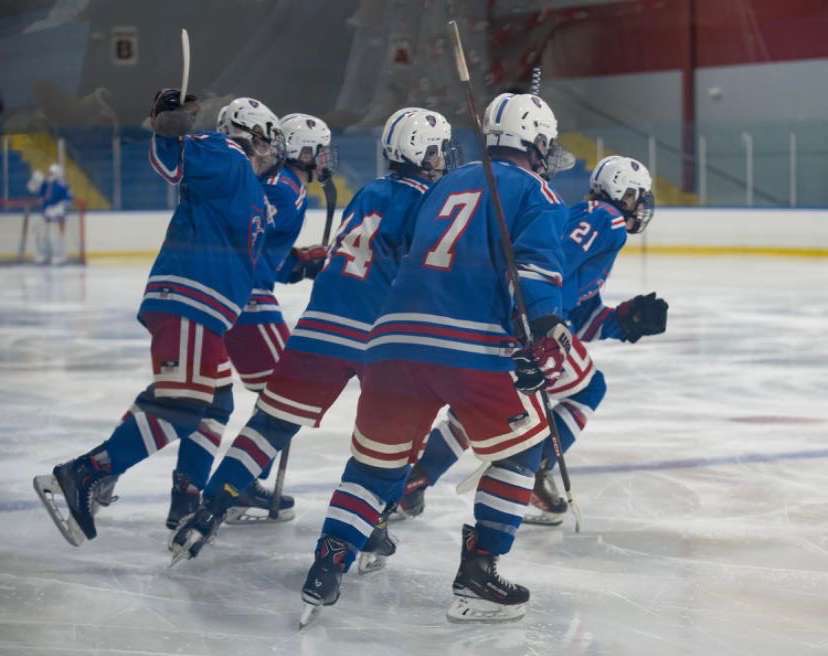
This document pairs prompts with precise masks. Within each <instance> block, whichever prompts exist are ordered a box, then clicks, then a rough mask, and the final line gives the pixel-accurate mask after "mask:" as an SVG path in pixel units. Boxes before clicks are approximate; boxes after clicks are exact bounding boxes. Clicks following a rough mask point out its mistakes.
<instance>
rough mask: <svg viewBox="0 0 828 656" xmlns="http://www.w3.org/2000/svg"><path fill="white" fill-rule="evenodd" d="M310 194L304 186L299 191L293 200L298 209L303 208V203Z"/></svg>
mask: <svg viewBox="0 0 828 656" xmlns="http://www.w3.org/2000/svg"><path fill="white" fill-rule="evenodd" d="M307 195H308V192H307V191H306V190H305V187H304V186H303V187H302V189H301V190H300V191H299V195H298V196H297V197H296V200H295V201H293V204H294V205H295V206H296V209H297V210H301V209H302V203H304V202H305V197H306V196H307Z"/></svg>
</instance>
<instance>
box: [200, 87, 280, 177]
mask: <svg viewBox="0 0 828 656" xmlns="http://www.w3.org/2000/svg"><path fill="white" fill-rule="evenodd" d="M216 129H217V130H218V131H220V132H224V133H225V134H226V135H227V136H228V137H230V138H231V139H233V140H234V141H236V142H238V143H239V144H240V145H241V146H242V147H243V148H244V149H245V152H247V154H248V155H249V156H250V157H251V159H252V160H253V168H254V169H255V171H256V173H257V174H261V173H264V172H265V171H268V170H269V169H271V168H273V167H274V166H276V165H278V164H280V163H281V162H282V161H284V157H285V142H284V136H283V134H282V131H281V129H280V127H279V118H278V117H277V116H276V114H274V113H273V112H272V111H270V109H269V108H268V106H267V105H265V104H264V103H263V102H261V101H259V100H256V99H254V98H236V99H235V100H233V101H232V102H231V103H230V104H229V105H227V106H226V107H222V109H221V111H219V115H218V121H217V125H216Z"/></svg>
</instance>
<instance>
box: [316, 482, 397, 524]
mask: <svg viewBox="0 0 828 656" xmlns="http://www.w3.org/2000/svg"><path fill="white" fill-rule="evenodd" d="M384 507H385V503H384V502H383V501H382V499H380V498H379V497H378V496H377V495H375V494H374V493H373V492H371V491H370V490H369V489H367V488H365V487H363V486H362V485H359V484H358V483H349V482H345V481H343V482H341V483H340V484H339V487H337V488H336V490H335V491H334V493H333V496H331V503H330V504H329V505H328V513H327V514H326V515H325V518H326V519H335V520H337V521H339V522H343V523H344V524H348V525H349V526H352V527H353V528H355V529H356V530H357V531H359V532H360V533H361V534H362V535H364V536H365V537H366V538H367V537H369V536H370V535H371V533H372V532H373V530H374V526H376V525H377V522H379V518H380V513H381V512H382V510H383V508H384Z"/></svg>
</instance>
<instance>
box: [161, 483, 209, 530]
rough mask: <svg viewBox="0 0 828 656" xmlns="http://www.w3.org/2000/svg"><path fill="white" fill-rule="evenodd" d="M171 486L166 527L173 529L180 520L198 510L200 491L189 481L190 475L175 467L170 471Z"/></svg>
mask: <svg viewBox="0 0 828 656" xmlns="http://www.w3.org/2000/svg"><path fill="white" fill-rule="evenodd" d="M172 479H173V486H172V490H171V491H170V512H168V513H167V528H168V529H170V530H171V531H174V530H175V529H177V528H178V525H179V524H180V523H181V520H182V519H184V518H185V517H187V515H192V514H193V513H194V512H195V511H196V510H198V504H199V502H200V501H201V492H200V491H199V489H198V488H197V487H196V486H195V485H193V483H192V481H190V477H189V476H187V474H185V473H184V472H180V471H178V470H177V469H175V470H173V473H172Z"/></svg>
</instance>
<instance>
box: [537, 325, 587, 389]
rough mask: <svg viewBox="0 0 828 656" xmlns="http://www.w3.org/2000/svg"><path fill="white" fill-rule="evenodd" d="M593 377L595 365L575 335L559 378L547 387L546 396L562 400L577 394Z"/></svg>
mask: <svg viewBox="0 0 828 656" xmlns="http://www.w3.org/2000/svg"><path fill="white" fill-rule="evenodd" d="M594 375H595V363H593V362H592V358H591V357H590V355H589V351H587V349H586V346H584V344H583V343H582V342H581V340H580V339H578V337H577V336H576V335H573V336H572V347H571V348H570V349H569V353H568V354H567V356H566V361H565V362H564V366H563V369H562V371H561V375H560V377H559V378H558V379H557V380H556V381H555V382H554V383H553V384H552V385H550V386H549V387H547V388H546V394H547V396H549V397H550V398H554V399H562V398H565V397H567V396H572V395H573V394H577V393H578V392H580V391H581V390H582V389H584V388H585V387H586V386H587V385H589V382H590V381H591V380H592V377H593V376H594Z"/></svg>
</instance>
